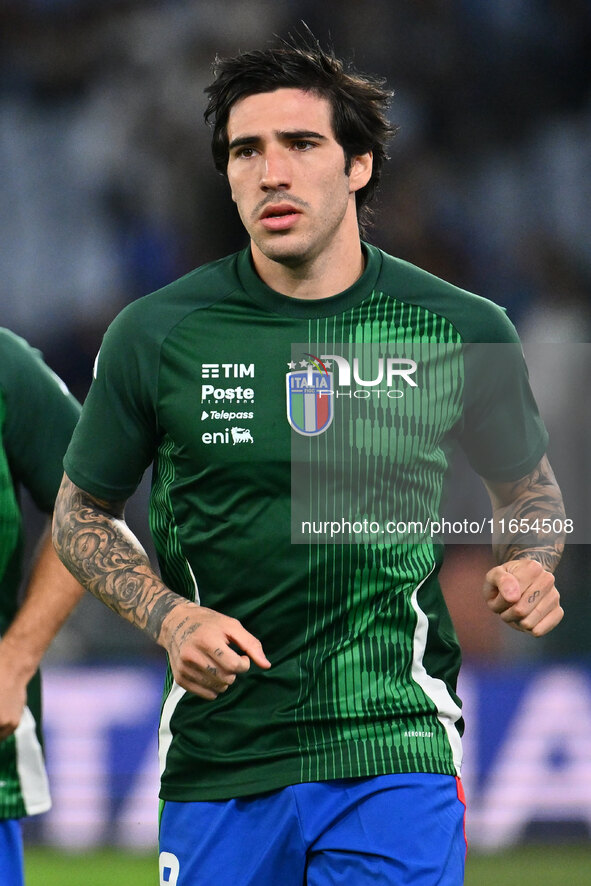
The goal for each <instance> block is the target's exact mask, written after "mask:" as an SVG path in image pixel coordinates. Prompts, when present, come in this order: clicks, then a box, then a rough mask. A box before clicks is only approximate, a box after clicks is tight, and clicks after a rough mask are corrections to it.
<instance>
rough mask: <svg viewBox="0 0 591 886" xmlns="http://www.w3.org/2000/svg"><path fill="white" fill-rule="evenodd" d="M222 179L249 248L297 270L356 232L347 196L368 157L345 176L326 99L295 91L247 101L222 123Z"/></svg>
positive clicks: (362, 178) (360, 181)
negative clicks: (225, 141) (225, 124)
mask: <svg viewBox="0 0 591 886" xmlns="http://www.w3.org/2000/svg"><path fill="white" fill-rule="evenodd" d="M228 142H229V159H228V170H227V172H228V180H229V182H230V187H231V190H232V199H233V200H234V201H235V203H236V205H237V207H238V212H239V213H240V218H241V219H242V222H243V224H244V227H245V228H246V230H247V231H248V233H249V235H250V237H251V240H252V241H253V244H254V245H253V248H254V249H255V252H256V249H257V248H258V249H259V250H260V252H261V253H263V255H264V256H266V257H267V258H268V259H272V260H273V261H277V262H279V263H282V264H285V265H289V266H294V267H297V266H299V265H301V264H303V263H306V262H309V261H310V260H313V259H315V258H317V257H318V256H319V255H321V254H322V253H323V252H324V251H325V250H326V249H327V248H329V247H330V244H331V243H332V242H333V241H334V240H335V238H337V239H338V238H341V239H342V238H343V236H345V235H344V232H345V231H347V232H349V235H350V232H351V231H354V232H355V235H356V232H357V223H356V217H355V191H357V190H358V189H359V188H361V187H363V186H364V185H365V184H366V183H367V181H368V180H369V177H370V175H371V156H370V155H369V154H366V155H363V156H362V157H360V158H353V162H352V163H351V169H350V171H349V173H345V155H344V151H343V148H342V147H341V146H340V145H339V144H338V142H337V141H336V139H335V136H334V133H333V130H332V123H331V110H330V104H329V102H328V100H327V99H325V98H322V97H320V96H318V95H316V94H315V93H312V92H305V91H304V90H301V89H283V88H282V89H277V90H276V91H275V92H264V93H261V94H259V95H250V96H247V97H246V98H243V99H241V100H240V101H238V102H236V104H235V105H233V106H232V108H231V110H230V115H229V118H228Z"/></svg>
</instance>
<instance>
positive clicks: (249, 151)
mask: <svg viewBox="0 0 591 886" xmlns="http://www.w3.org/2000/svg"><path fill="white" fill-rule="evenodd" d="M254 154H255V150H254V148H239V149H238V150H237V151H236V157H245V158H246V159H247V160H248V158H249V157H253V156H254Z"/></svg>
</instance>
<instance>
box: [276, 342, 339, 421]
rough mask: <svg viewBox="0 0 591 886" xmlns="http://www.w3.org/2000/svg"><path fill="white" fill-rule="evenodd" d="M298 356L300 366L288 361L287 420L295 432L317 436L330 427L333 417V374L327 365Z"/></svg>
mask: <svg viewBox="0 0 591 886" xmlns="http://www.w3.org/2000/svg"><path fill="white" fill-rule="evenodd" d="M305 356H306V357H307V358H308V359H307V360H301V361H300V363H299V366H300V367H301V368H300V369H296V364H295V363H294V362H293V361H291V362H290V363H288V364H287V365H288V367H289V369H290V370H291V371H290V372H288V373H287V376H286V379H285V382H286V395H287V420H288V422H289V423H290V425H291V426H292V428H293V429H294V431H297V433H298V434H302V435H303V436H304V437H317V436H318V434H323V433H324V432H325V431H326V430H327V428H329V427H330V425H331V423H332V418H333V399H334V386H333V374H332V372H329V369H328V367H329V365H330V364H325V363H323V362H322V360H320V358H319V357H315V356H314V354H306V355H305Z"/></svg>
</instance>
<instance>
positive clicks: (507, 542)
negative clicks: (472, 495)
mask: <svg viewBox="0 0 591 886" xmlns="http://www.w3.org/2000/svg"><path fill="white" fill-rule="evenodd" d="M486 486H487V489H488V492H489V495H490V498H491V502H492V505H493V521H494V530H493V552H494V554H495V559H496V560H497V562H498V563H506V562H508V561H509V560H519V559H523V558H526V557H527V558H530V559H532V560H537V561H538V562H539V563H541V564H542V566H543V567H544V569H547V570H549V571H550V572H554V570H555V569H556V567H557V566H558V563H559V561H560V558H561V556H562V552H563V550H564V539H565V537H566V534H565V532H564V524H565V512H564V505H563V502H562V495H561V492H560V488H559V486H558V484H557V482H556V478H555V477H554V473H553V471H552V468H551V467H550V463H549V462H548V459H547V457H546V456H544V457H543V458H542V460H541V461H540V462H539V464H538V465H537V466H536V467H535V468H534V470H533V471H532V472H531V474H528V475H527V476H526V477H523V478H522V479H521V480H517V481H516V482H515V483H488V482H487V484H486ZM557 530H558V531H557Z"/></svg>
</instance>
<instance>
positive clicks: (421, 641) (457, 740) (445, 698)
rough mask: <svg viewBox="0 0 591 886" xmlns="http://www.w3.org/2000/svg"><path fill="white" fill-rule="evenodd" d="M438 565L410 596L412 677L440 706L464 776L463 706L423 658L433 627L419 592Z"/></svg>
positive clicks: (441, 721) (439, 708)
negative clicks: (413, 620)
mask: <svg viewBox="0 0 591 886" xmlns="http://www.w3.org/2000/svg"><path fill="white" fill-rule="evenodd" d="M434 569H435V566H433V568H432V569H431V571H430V572H429V574H428V575H426V576H425V578H424V579H423V581H422V582H420V584H418V585H417V587H416V588H415V589H414V591H413V592H412V596H411V598H410V602H411V606H412V608H413V609H414V611H415V613H416V616H417V624H416V627H415V632H414V637H413V657H412V670H411V674H412V678H413V680H414V681H415V683H417V684H418V685H419V686H420V687H421V689H422V690H423V692H424V693H425V695H426V696H427V697H428V698H430V699H431V701H432V702H433V703H434V704H435V706H436V708H437V719H438V720H439V722H440V723H441V725H442V726H443V728H444V729H445V731H446V733H447V739H448V741H449V745H450V748H451V752H452V755H453V761H454V766H455V768H456V773H457V774H458V775H460V772H461V768H462V738H461V736H460V733H459V732H458V729H457V727H456V723H457V721H458V720H459V719H460V717H461V716H462V709H461V708H460V706H459V705H458V704H457V703H456V702H455V701H454V699H453V698H452V696H451V695H450V692H449V689H448V688H447V686H446V684H445V683H444V681H443V680H441V679H440V678H439V677H432V676H431V675H430V674H428V673H427V671H426V669H425V665H424V664H423V660H424V657H425V650H426V648H427V634H428V630H429V620H428V619H427V616H426V615H425V613H424V612H423V610H422V609H421V607H420V606H419V602H418V594H419V591H420V589H421V587H422V586H423V585H424V583H425V582H426V581H427V579H428V578H429V576H431V575H432V574H433V570H434Z"/></svg>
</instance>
